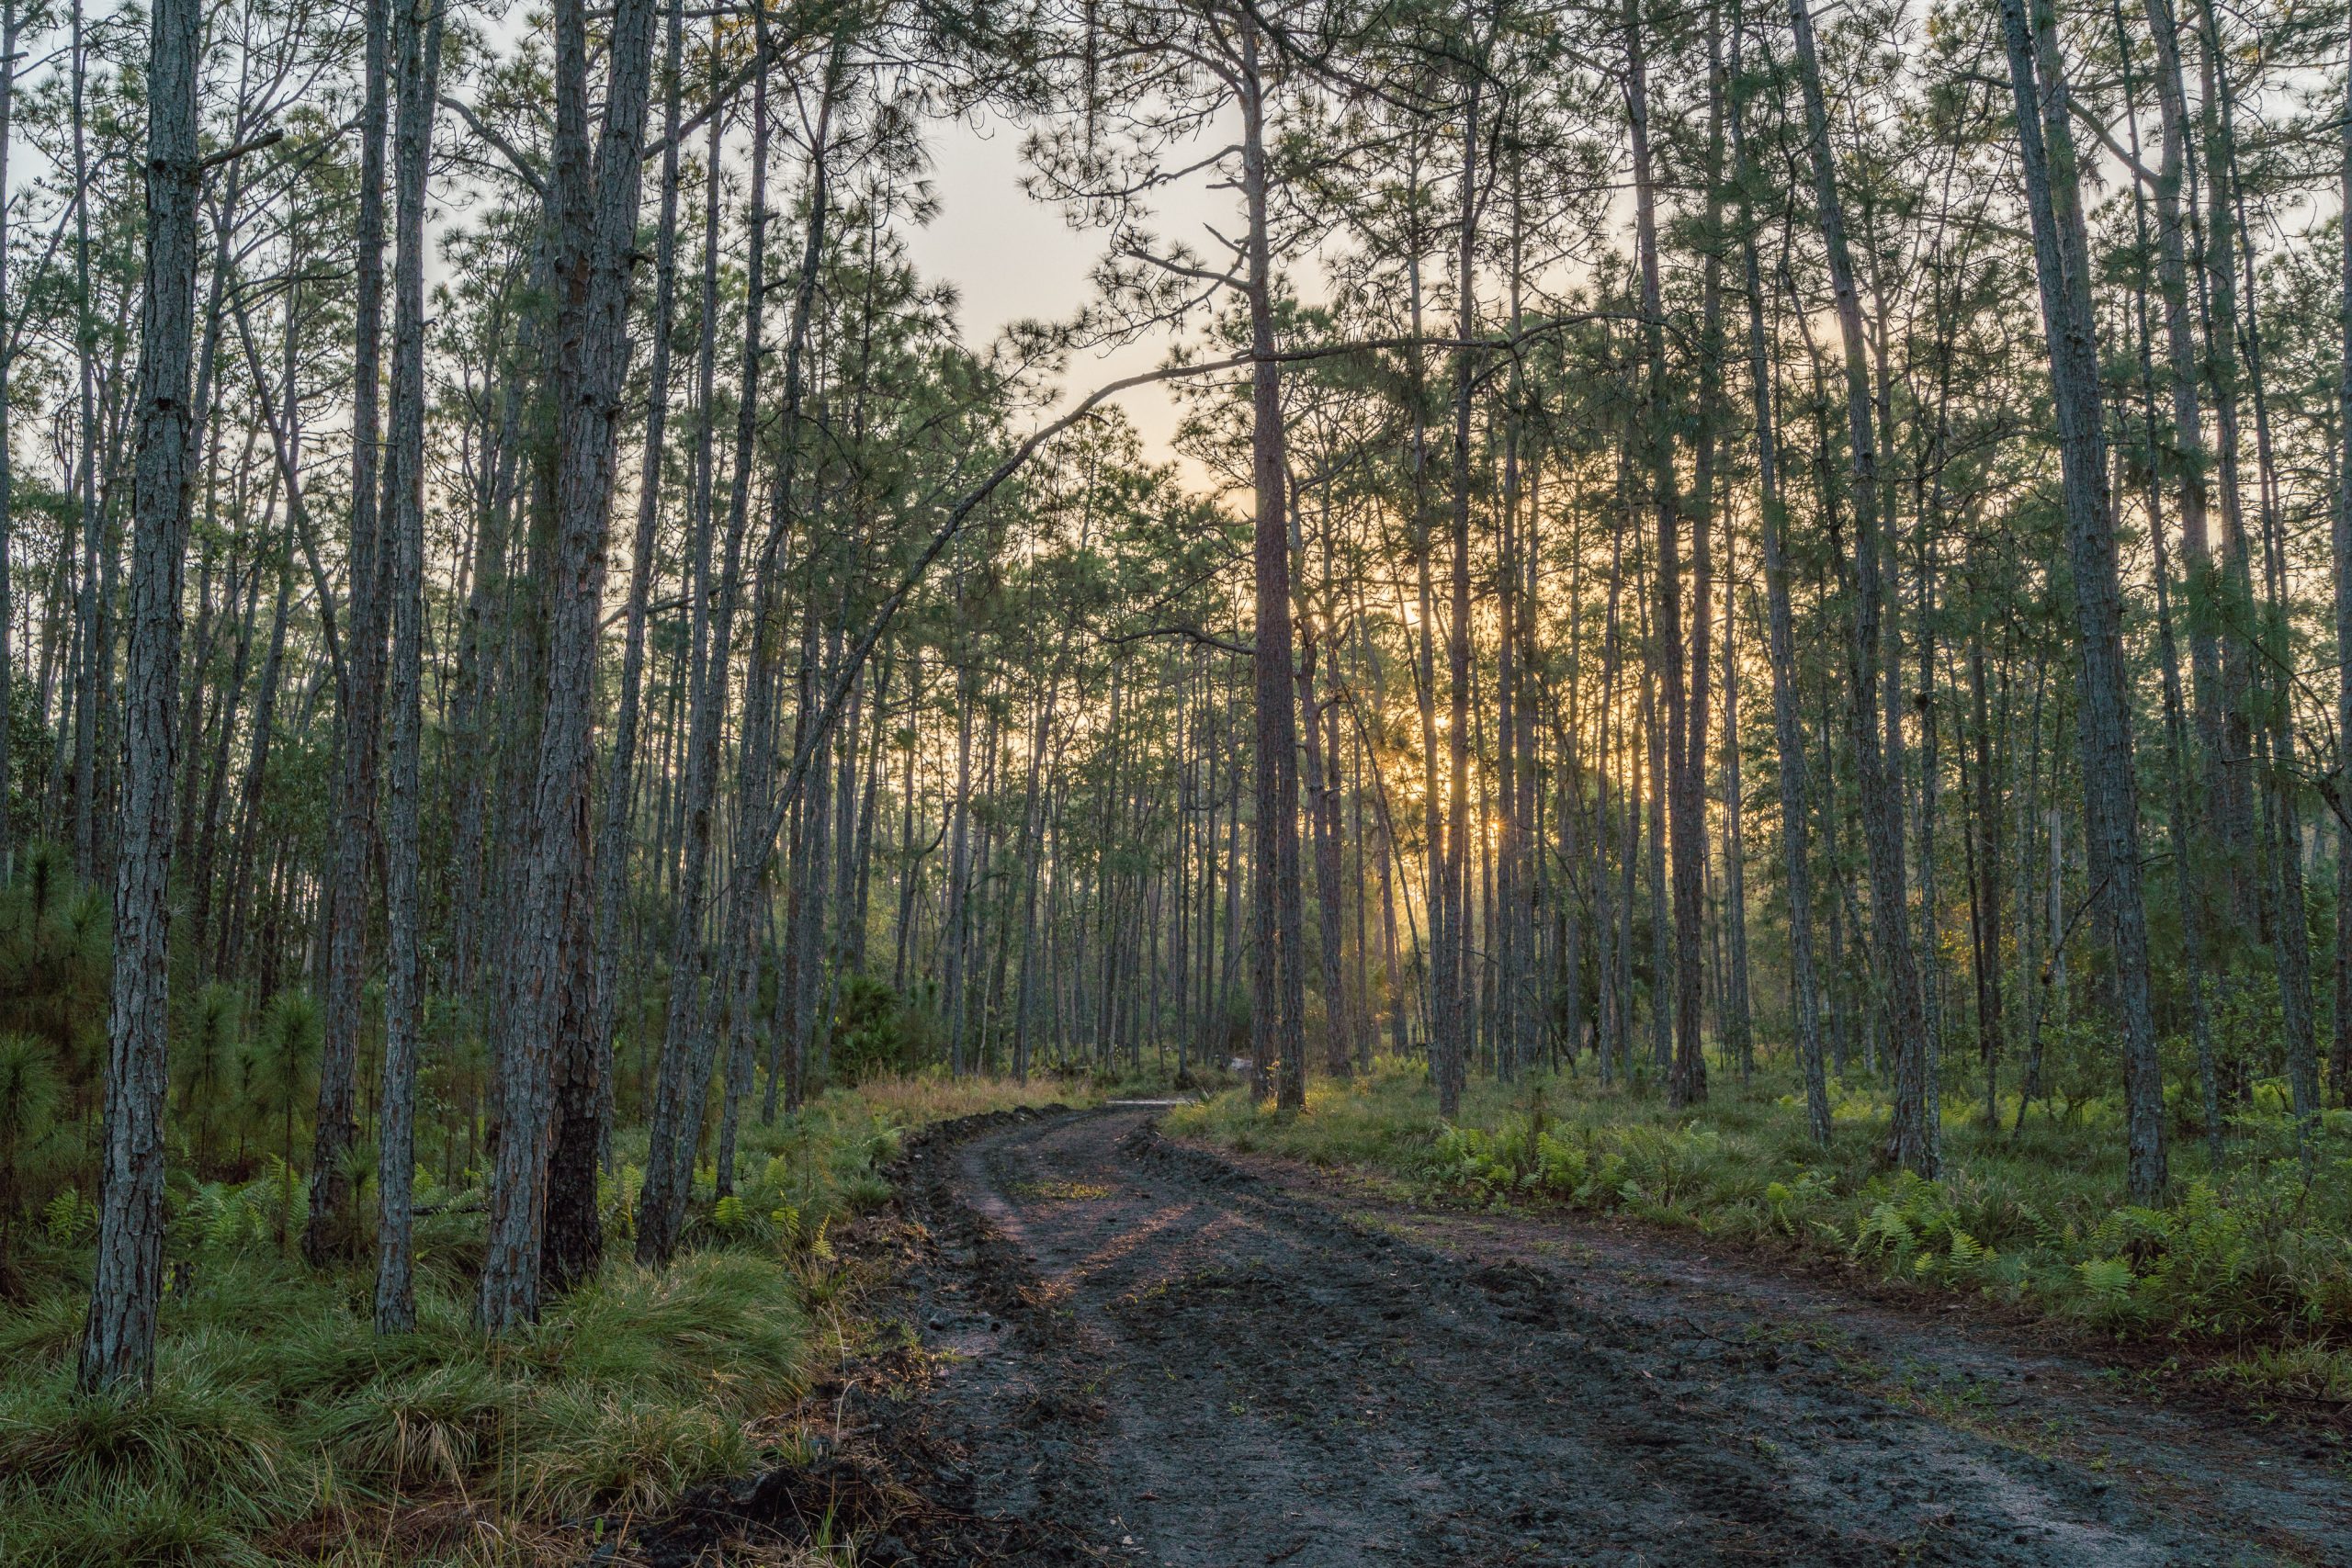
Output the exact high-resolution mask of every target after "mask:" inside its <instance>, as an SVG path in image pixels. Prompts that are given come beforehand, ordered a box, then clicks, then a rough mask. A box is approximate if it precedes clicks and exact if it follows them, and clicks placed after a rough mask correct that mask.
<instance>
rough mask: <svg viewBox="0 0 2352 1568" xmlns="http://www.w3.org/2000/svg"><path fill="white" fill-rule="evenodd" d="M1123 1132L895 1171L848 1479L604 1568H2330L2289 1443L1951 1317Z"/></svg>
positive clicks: (993, 1138)
mask: <svg viewBox="0 0 2352 1568" xmlns="http://www.w3.org/2000/svg"><path fill="white" fill-rule="evenodd" d="M1157 1114H1158V1113H1157V1112H1156V1111H1151V1110H1135V1109H1117V1108H1103V1109H1097V1110H1094V1111H1079V1112H1052V1113H1045V1114H1040V1113H1038V1112H1036V1111H1011V1112H1001V1113H996V1114H991V1115H987V1116H981V1117H976V1118H972V1119H969V1120H968V1121H967V1122H958V1123H951V1124H948V1125H946V1126H944V1127H941V1128H938V1129H935V1130H934V1131H933V1134H930V1135H928V1136H926V1137H924V1138H922V1139H921V1140H919V1141H918V1142H917V1144H916V1145H914V1147H913V1148H912V1151H911V1153H910V1156H909V1157H908V1158H907V1160H906V1161H905V1162H904V1165H903V1167H902V1168H901V1170H900V1173H899V1179H900V1198H899V1212H898V1214H897V1217H896V1221H895V1223H894V1224H893V1225H892V1226H890V1227H888V1228H887V1229H886V1230H884V1231H883V1232H882V1233H880V1234H882V1235H887V1237H888V1241H887V1243H876V1242H874V1241H873V1240H872V1238H869V1245H887V1246H888V1247H889V1248H891V1249H893V1250H894V1253H895V1256H896V1260H897V1264H898V1267H899V1273H898V1281H897V1284H896V1286H895V1287H894V1290H895V1294H894V1295H893V1296H891V1297H890V1298H888V1304H887V1306H886V1308H885V1315H886V1319H887V1320H888V1322H890V1323H891V1324H892V1325H894V1327H893V1329H892V1335H899V1334H902V1335H903V1336H904V1337H906V1339H907V1340H908V1341H909V1343H906V1344H900V1345H894V1346H892V1347H891V1348H889V1349H888V1350H887V1351H886V1352H883V1353H881V1354H878V1355H876V1356H875V1357H873V1358H871V1359H869V1361H868V1362H867V1363H866V1367H865V1374H864V1375H863V1376H852V1377H851V1378H850V1379H849V1381H848V1383H847V1384H846V1385H845V1386H844V1388H843V1389H842V1392H841V1393H840V1394H839V1400H838V1403H839V1404H840V1406H841V1407H842V1408H846V1409H850V1410H852V1411H853V1412H854V1414H851V1415H848V1416H843V1417H842V1427H843V1428H844V1429H846V1430H848V1431H849V1432H851V1433H853V1434H854V1435H855V1438H860V1439H863V1440H864V1441H865V1444H866V1446H867V1448H868V1450H870V1453H869V1459H868V1461H867V1462H866V1463H865V1466H864V1467H863V1468H861V1467H858V1466H854V1465H847V1464H844V1465H843V1466H842V1468H841V1469H840V1470H839V1471H837V1472H835V1473H834V1474H833V1475H832V1476H831V1479H830V1480H827V1479H824V1478H822V1477H820V1483H818V1484H817V1485H815V1486H814V1487H813V1488H812V1487H811V1486H810V1485H809V1483H808V1481H807V1479H806V1477H803V1478H802V1479H800V1480H798V1481H796V1482H795V1483H791V1484H789V1485H787V1484H784V1483H781V1482H776V1481H772V1482H770V1483H766V1484H765V1486H764V1487H763V1486H762V1485H761V1484H760V1483H747V1484H744V1485H741V1486H739V1487H738V1488H737V1489H736V1490H735V1492H734V1493H733V1494H732V1496H733V1498H734V1500H735V1506H734V1507H733V1509H732V1511H730V1510H729V1508H728V1507H727V1506H718V1495H714V1497H713V1499H712V1503H713V1505H714V1506H709V1507H707V1508H706V1509H705V1511H704V1512H703V1513H701V1514H700V1515H698V1516H696V1517H695V1519H694V1522H693V1528H692V1529H689V1530H688V1531H687V1532H685V1533H684V1535H677V1534H673V1535H671V1536H667V1537H663V1538H660V1539H659V1540H657V1541H655V1542H654V1544H653V1547H652V1549H651V1550H650V1551H647V1553H646V1554H645V1555H644V1556H643V1557H642V1558H641V1561H644V1562H650V1563H655V1564H663V1563H667V1562H683V1561H687V1560H690V1558H691V1554H692V1552H694V1551H708V1550H710V1549H712V1548H720V1547H729V1546H731V1547H732V1548H733V1550H734V1551H737V1552H739V1553H741V1554H743V1556H744V1558H745V1560H758V1557H759V1553H760V1552H761V1551H774V1550H781V1543H782V1542H783V1541H785V1540H794V1539H797V1540H801V1541H804V1542H805V1541H806V1540H807V1539H808V1533H809V1523H810V1521H811V1520H812V1519H830V1520H832V1521H835V1522H837V1523H839V1524H840V1525H842V1527H844V1528H845V1529H846V1528H847V1527H849V1526H852V1525H854V1524H863V1525H864V1526H865V1529H866V1530H867V1533H866V1535H865V1537H864V1538H863V1539H862V1540H860V1542H859V1548H860V1550H859V1554H858V1556H857V1559H856V1560H857V1561H859V1562H880V1563H892V1562H925V1563H933V1562H938V1563H945V1562H974V1563H978V1562H1001V1563H1064V1562H1138V1563H1153V1564H1170V1565H1189V1564H1198V1565H1202V1568H1231V1565H1233V1564H1237V1563H1257V1562H1265V1563H1295V1564H1299V1565H1301V1568H1326V1565H1328V1568H1339V1565H1343V1564H1355V1563H1363V1562H1416V1563H1454V1562H1483V1563H1515V1564H1521V1563H1523V1564H1537V1563H1579V1564H1582V1563H1608V1564H1618V1563H1623V1564H1634V1563H1642V1564H1674V1563H1691V1564H1697V1563H1710V1564H1713V1563H1721V1562H1735V1561H1736V1562H1787V1563H1805V1564H1833V1563H1834V1564H1844V1563H1853V1564H1879V1563H1888V1564H1892V1563H1927V1562H1948V1563H1968V1564H2019V1565H2041V1564H2062V1563H2063V1564H2069V1565H2078V1564H2093V1563H2267V1562H2281V1563H2322V1562H2345V1561H2346V1553H2345V1548H2344V1544H2343V1543H2344V1541H2345V1540H2346V1526H2347V1525H2348V1524H2352V1487H2347V1484H2346V1472H2345V1468H2344V1464H2343V1461H2342V1450H2341V1449H2340V1447H2338V1446H2337V1443H2336V1441H2335V1435H2334V1433H2333V1432H2332V1431H2331V1429H2330V1424H2329V1423H2328V1422H2326V1421H2324V1420H2322V1419H2315V1418H2311V1417H2308V1416H2306V1417H2305V1418H2298V1419H2285V1420H2268V1421H2265V1420H2261V1419H2257V1418H2254V1417H2252V1416H2249V1415H2248V1414H2246V1412H2245V1409H2244V1408H2243V1407H2241V1408H2240V1409H2238V1410H2236V1411H2234V1412H2233V1410H2232V1409H2231V1408H2230V1407H2229V1406H2228V1405H2227V1404H2225V1403H2224V1402H2222V1401H2219V1400H2207V1401H2204V1402H2201V1403H2195V1402H2192V1403H2188V1404H2166V1403H2164V1402H2160V1401H2158V1400H2155V1399H2152V1398H2151V1397H2149V1394H2148V1392H2147V1388H2146V1385H2144V1384H2143V1383H2141V1382H2137V1381H2135V1380H2134V1379H2133V1378H2132V1377H2131V1376H2129V1375H2125V1374H2124V1372H2123V1371H2122V1369H2124V1368H2125V1367H2126V1365H2127V1363H2126V1362H2124V1361H2121V1360H2119V1359H2118V1358H2116V1357H2115V1356H2112V1355H2106V1354H2100V1353H2098V1352H2096V1351H2095V1350H2092V1351H2087V1352H2086V1350H2085V1349H2082V1348H2067V1347H2064V1346H2059V1347H2056V1348H2053V1347H2052V1344H2051V1342H2050V1339H2051V1337H2050V1336H2049V1335H2048V1334H2046V1333H2043V1334H2039V1335H2036V1334H2029V1333H2025V1332H2022V1331H2020V1330H2019V1329H2018V1328H2017V1327H2015V1326H2013V1325H2005V1324H2003V1323H2001V1322H1999V1321H1997V1320H1996V1319H1995V1318H1994V1317H1992V1316H1989V1315H1987V1314H1985V1313H1984V1312H1982V1311H1980V1310H1977V1309H1975V1308H1973V1307H1971V1306H1968V1305H1966V1304H1963V1303H1951V1302H1935V1301H1928V1302H1926V1303H1921V1302H1918V1301H1914V1302H1911V1303H1900V1302H1895V1303H1890V1302H1886V1301H1871V1300H1868V1299H1865V1298H1864V1297H1862V1296H1860V1295H1858V1294H1857V1293H1856V1292H1853V1291H1852V1290H1850V1289H1842V1288H1839V1287H1838V1286H1836V1285H1834V1284H1827V1283H1821V1282H1812V1281H1807V1280H1802V1279H1798V1278H1793V1277H1792V1276H1791V1275H1790V1274H1789V1273H1788V1271H1786V1270H1783V1269H1774V1268H1772V1267H1770V1265H1769V1264H1765V1263H1762V1262H1759V1261H1758V1259H1757V1258H1754V1257H1753V1256H1748V1257H1743V1256H1741V1255H1740V1253H1739V1252H1738V1251H1737V1250H1736V1249H1735V1250H1733V1251H1730V1252H1726V1251H1725V1250H1724V1249H1723V1248H1721V1247H1710V1246H1707V1245H1693V1244H1691V1243H1688V1242H1686V1241H1684V1240H1681V1239H1679V1238H1676V1237H1673V1236H1669V1235H1662V1234H1659V1233H1657V1231H1655V1230H1653V1229H1650V1228H1647V1227H1630V1228H1628V1227H1611V1226H1606V1225H1599V1224H1592V1223H1590V1222H1588V1221H1583V1220H1578V1219H1575V1218H1571V1217H1567V1216H1563V1215H1558V1214H1547V1215H1528V1214H1523V1213H1522V1214H1478V1215H1472V1214H1465V1213H1462V1212H1460V1211H1458V1210H1455V1211H1448V1210H1442V1209H1433V1208H1431V1207H1430V1206H1428V1205H1426V1204H1423V1203H1416V1202H1410V1201H1399V1200H1397V1199H1396V1198H1394V1197H1391V1196H1383V1195H1381V1194H1380V1193H1378V1192H1377V1191H1375V1190H1374V1189H1372V1188H1369V1187H1367V1186H1366V1185H1365V1184H1364V1183H1363V1182H1362V1181H1361V1180H1351V1179H1344V1178H1340V1177H1335V1176H1333V1175H1331V1174H1329V1173H1323V1172H1317V1171H1315V1170H1312V1169H1310V1168H1306V1167H1302V1166H1298V1165H1295V1164H1292V1163H1287V1162H1282V1161H1277V1160H1272V1159H1270V1158H1268V1157H1266V1156H1239V1157H1230V1156H1226V1155H1223V1154H1220V1153H1216V1152H1213V1151H1211V1150H1210V1149H1208V1148H1206V1147H1204V1146H1203V1145H1199V1144H1196V1143H1192V1142H1176V1141H1170V1140H1169V1139H1166V1138H1164V1137H1162V1136H1161V1134H1160V1133H1159V1129H1158V1127H1157V1126H1156V1125H1155V1124H1154V1123H1155V1119H1156V1116H1157ZM887 1337H891V1336H886V1338H887ZM861 1383H863V1384H865V1387H863V1388H861V1387H860V1386H859V1385H860V1384H861ZM853 1402H854V1403H853ZM877 1470H878V1472H879V1474H878V1475H877ZM884 1477H888V1478H889V1479H883V1478H884ZM894 1485H895V1487H896V1490H895V1491H894V1490H893V1486H894ZM828 1487H830V1488H831V1490H830V1491H829V1490H828Z"/></svg>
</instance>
